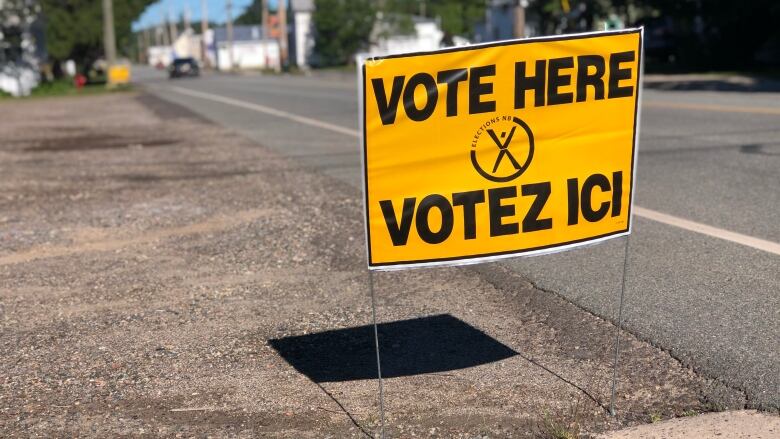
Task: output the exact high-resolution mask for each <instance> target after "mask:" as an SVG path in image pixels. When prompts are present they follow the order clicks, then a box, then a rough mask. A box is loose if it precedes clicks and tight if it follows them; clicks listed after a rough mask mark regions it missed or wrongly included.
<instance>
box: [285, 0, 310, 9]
mask: <svg viewBox="0 0 780 439" xmlns="http://www.w3.org/2000/svg"><path fill="white" fill-rule="evenodd" d="M290 8H291V9H292V11H293V12H310V11H313V10H314V0H292V1H291V2H290Z"/></svg>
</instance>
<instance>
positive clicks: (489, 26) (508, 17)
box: [474, 0, 539, 43]
mask: <svg viewBox="0 0 780 439" xmlns="http://www.w3.org/2000/svg"><path fill="white" fill-rule="evenodd" d="M526 3H527V4H529V3H530V1H527V2H526ZM518 7H519V6H518V5H517V0H488V4H487V7H486V8H485V20H484V21H483V22H481V23H477V25H476V26H475V30H474V41H475V42H477V43H484V42H488V41H500V40H509V39H512V38H516V36H515V10H516V9H517V8H518ZM523 34H524V35H523V37H533V36H536V35H538V34H539V26H538V17H536V16H534V15H533V13H531V11H529V10H528V9H526V10H525V29H524V32H523Z"/></svg>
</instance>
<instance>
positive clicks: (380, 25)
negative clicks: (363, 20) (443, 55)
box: [357, 14, 469, 57]
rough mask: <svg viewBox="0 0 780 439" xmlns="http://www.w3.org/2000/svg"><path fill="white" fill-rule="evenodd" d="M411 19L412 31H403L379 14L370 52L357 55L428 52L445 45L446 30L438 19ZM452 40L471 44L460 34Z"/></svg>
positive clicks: (459, 44) (413, 17)
mask: <svg viewBox="0 0 780 439" xmlns="http://www.w3.org/2000/svg"><path fill="white" fill-rule="evenodd" d="M391 18H392V17H391ZM409 19H410V20H411V24H412V30H411V32H409V33H401V32H399V31H398V29H397V27H398V26H397V24H396V23H395V22H394V21H393V20H389V19H387V18H386V17H383V16H382V15H381V14H379V15H378V16H377V21H376V24H375V25H374V29H373V30H372V31H371V45H370V47H369V50H368V52H366V53H361V54H358V55H357V56H360V57H372V56H384V55H393V54H397V53H408V52H426V51H431V50H437V49H440V48H442V47H444V41H443V40H444V32H443V31H442V30H441V27H440V26H439V22H438V21H437V20H434V19H431V18H425V17H418V16H412V17H409ZM452 41H453V43H454V45H456V46H462V45H466V44H469V41H468V40H467V39H465V38H462V37H458V36H455V37H453V38H452Z"/></svg>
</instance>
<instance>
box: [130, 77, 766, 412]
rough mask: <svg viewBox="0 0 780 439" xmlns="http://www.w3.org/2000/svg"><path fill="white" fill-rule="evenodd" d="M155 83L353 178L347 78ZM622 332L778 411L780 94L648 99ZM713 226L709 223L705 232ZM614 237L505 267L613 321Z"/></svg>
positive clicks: (350, 81)
mask: <svg viewBox="0 0 780 439" xmlns="http://www.w3.org/2000/svg"><path fill="white" fill-rule="evenodd" d="M136 78H137V80H138V81H139V82H140V83H142V84H144V85H145V87H146V88H147V90H149V91H150V92H152V93H154V94H156V95H158V96H160V97H162V98H164V99H166V100H169V101H172V102H175V103H178V104H181V105H183V106H185V107H187V108H190V109H191V110H193V111H195V112H197V113H199V114H201V115H203V116H205V117H206V118H209V119H211V120H214V121H216V122H218V123H220V124H223V125H225V126H227V127H229V128H232V129H235V130H237V131H239V132H240V133H242V134H243V135H245V136H247V137H249V138H251V139H253V140H255V141H257V142H258V143H261V144H263V145H265V146H267V147H270V148H272V149H274V150H277V151H280V152H282V153H284V154H286V155H289V156H292V157H295V159H296V160H299V163H302V164H305V165H307V166H311V167H312V168H314V169H318V170H320V171H322V172H325V173H327V174H330V175H332V176H335V177H337V178H339V179H342V180H344V181H347V182H349V183H351V184H354V185H359V184H360V173H359V167H360V155H359V149H358V138H357V125H358V120H357V104H356V101H357V98H356V91H355V90H356V86H355V85H356V84H355V77H354V76H350V75H348V74H342V75H337V74H332V75H329V76H327V77H303V76H259V75H257V76H229V75H205V76H203V77H201V78H198V79H194V80H178V81H168V80H167V79H165V78H164V77H163V75H162V74H160V73H158V72H154V71H152V70H149V69H139V70H138V71H136ZM640 133H641V135H640V153H639V158H638V175H637V186H636V187H637V192H636V198H635V202H636V205H637V206H640V207H641V208H642V209H636V211H635V212H636V214H637V216H638V217H637V218H636V219H635V228H634V234H633V235H632V237H631V239H630V246H629V264H628V274H627V276H628V277H627V282H626V290H625V300H626V301H625V309H624V312H623V316H624V324H625V327H626V328H627V329H628V330H630V331H631V332H633V333H635V334H637V335H638V336H639V337H640V338H644V339H647V340H649V341H651V342H652V343H653V344H655V345H657V346H659V347H661V348H663V349H665V350H668V351H669V352H670V354H671V355H672V356H674V357H675V358H677V359H679V360H680V361H682V362H683V363H684V364H687V365H689V366H691V367H692V368H694V369H695V370H696V371H697V372H699V373H702V374H704V375H706V376H709V377H712V378H713V379H716V380H719V381H721V382H723V383H725V384H726V385H728V386H730V387H732V388H735V389H738V390H740V391H742V392H743V393H744V395H745V405H746V406H748V407H759V408H764V409H771V408H773V407H774V408H777V407H778V406H780V357H779V356H778V355H779V354H778V352H780V324H779V323H780V251H779V250H778V249H780V244H778V243H780V225H779V224H780V221H778V218H780V190H778V189H779V188H780V94H776V93H764V92H753V91H745V92H738V91H728V92H718V91H695V90H687V91H661V90H645V93H644V95H643V106H642V120H641V131H640ZM707 226H709V227H707ZM623 252H624V241H623V240H622V239H619V240H615V241H611V242H608V243H606V244H603V245H600V246H593V247H588V248H582V249H578V250H574V251H570V252H566V253H560V254H555V255H549V256H541V257H534V258H519V259H513V260H510V261H509V262H502V264H505V265H507V266H509V267H511V268H512V269H514V270H517V271H518V272H520V273H522V274H524V275H526V276H527V277H528V278H529V279H530V280H531V281H532V282H534V283H535V284H536V285H537V286H538V287H540V288H543V289H546V290H549V291H553V292H555V293H558V294H560V295H562V296H564V297H566V298H567V299H569V300H571V301H572V302H574V303H575V304H577V305H579V306H581V307H582V308H584V309H586V310H589V311H591V312H593V313H594V314H597V315H599V316H601V317H604V318H607V319H612V320H614V319H616V315H617V309H618V297H619V291H620V280H621V277H620V276H621V272H622V268H623V254H624V253H623Z"/></svg>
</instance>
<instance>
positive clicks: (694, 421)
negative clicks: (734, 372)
mask: <svg viewBox="0 0 780 439" xmlns="http://www.w3.org/2000/svg"><path fill="white" fill-rule="evenodd" d="M778 434H780V416H777V415H775V414H769V413H764V412H758V411H755V410H737V411H728V412H719V413H705V414H702V415H698V416H690V417H684V418H675V419H670V420H668V421H663V422H658V423H654V424H646V425H639V426H636V427H630V428H626V429H623V430H618V431H613V432H610V433H606V434H603V435H599V436H596V437H597V438H598V439H656V438H658V439H660V438H664V439H687V438H715V437H719V438H720V437H723V438H751V439H764V438H766V439H769V438H773V437H777V435H778Z"/></svg>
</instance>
